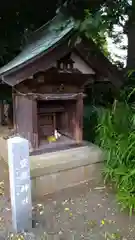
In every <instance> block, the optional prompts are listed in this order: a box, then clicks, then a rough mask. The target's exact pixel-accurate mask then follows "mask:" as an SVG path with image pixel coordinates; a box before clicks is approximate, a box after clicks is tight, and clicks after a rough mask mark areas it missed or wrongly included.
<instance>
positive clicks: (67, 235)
mask: <svg viewBox="0 0 135 240" xmlns="http://www.w3.org/2000/svg"><path fill="white" fill-rule="evenodd" d="M0 164H1V165H0V166H1V168H0V180H1V182H0V189H1V193H2V191H3V186H5V195H4V196H1V197H0V240H6V239H10V240H11V239H12V240H14V239H20V240H23V239H25V240H45V239H47V240H53V239H54V240H57V239H58V240H70V239H71V240H72V239H73V240H80V239H86V240H87V239H89V240H90V239H91V240H102V239H103V240H104V239H108V240H111V239H123V240H126V239H127V240H132V239H135V216H133V217H131V218H130V217H129V216H128V213H124V212H120V210H119V205H118V204H117V203H116V201H115V196H114V194H113V192H112V190H111V189H110V188H106V187H104V185H103V183H100V184H95V183H94V182H88V183H85V184H81V185H80V186H77V187H73V188H69V189H66V190H63V191H61V192H58V193H55V194H52V195H48V196H46V197H45V199H43V200H42V201H37V203H33V207H34V211H33V213H34V215H33V220H34V221H33V223H34V225H33V227H34V228H33V229H32V230H31V231H30V233H27V234H25V233H24V234H21V235H18V236H15V235H13V234H12V225H11V207H10V201H9V193H8V172H7V169H6V168H5V165H2V163H1V162H0ZM3 180H4V185H3Z"/></svg>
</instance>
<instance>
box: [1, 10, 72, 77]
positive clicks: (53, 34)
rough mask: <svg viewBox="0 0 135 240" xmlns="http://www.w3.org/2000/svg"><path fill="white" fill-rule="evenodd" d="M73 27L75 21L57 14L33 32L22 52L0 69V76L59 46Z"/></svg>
mask: <svg viewBox="0 0 135 240" xmlns="http://www.w3.org/2000/svg"><path fill="white" fill-rule="evenodd" d="M74 27H75V21H74V19H73V18H72V17H68V16H65V15H63V14H62V13H61V12H60V13H58V14H57V15H56V16H55V17H54V18H53V19H52V20H51V21H50V22H48V23H47V24H45V25H44V26H43V27H41V28H40V29H38V30H37V31H35V32H34V34H33V36H32V37H31V39H30V40H29V42H28V44H27V45H26V47H25V48H24V49H23V51H22V52H21V53H20V54H19V55H18V56H17V57H16V58H14V59H13V60H12V61H10V62H9V63H8V64H7V65H5V66H3V67H2V68H1V69H0V75H1V76H3V75H6V74H7V73H9V72H10V71H12V70H13V69H14V68H16V67H19V66H21V65H23V64H25V63H26V62H27V61H31V60H32V59H33V58H35V57H37V56H39V55H41V54H43V52H45V51H47V50H49V49H50V48H51V47H54V46H55V45H57V44H59V41H60V40H62V39H63V38H64V37H65V36H66V35H67V34H68V33H70V32H71V31H72V30H73V29H74Z"/></svg>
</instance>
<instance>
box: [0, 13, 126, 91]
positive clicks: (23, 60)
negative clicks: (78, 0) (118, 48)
mask: <svg viewBox="0 0 135 240" xmlns="http://www.w3.org/2000/svg"><path fill="white" fill-rule="evenodd" d="M73 50H75V51H77V53H78V54H79V55H80V57H81V58H82V59H83V60H84V61H85V62H87V64H88V65H89V66H90V67H92V68H93V69H94V70H95V71H96V72H97V73H98V74H99V76H102V77H106V78H109V80H110V81H111V82H112V83H113V84H114V85H116V86H118V87H119V86H120V85H122V81H121V74H120V73H119V71H118V70H117V68H116V67H115V66H113V65H112V64H111V63H110V62H109V60H108V59H107V58H106V57H105V56H104V55H103V53H101V52H100V51H99V49H98V48H97V47H96V45H95V43H94V42H93V41H92V40H87V39H86V38H85V37H82V38H81V39H80V40H79V41H77V38H76V21H75V20H74V19H73V17H69V16H67V15H65V14H63V13H62V12H59V13H58V14H57V15H56V16H55V17H54V18H53V19H52V20H51V21H50V22H48V23H47V24H45V25H44V26H43V27H41V28H40V29H38V30H37V31H35V32H34V34H33V35H32V36H31V38H30V40H29V42H28V43H27V45H26V47H25V48H24V50H23V51H22V52H21V53H20V54H19V55H18V56H17V57H16V58H14V59H13V60H12V61H10V62H9V63H8V64H7V65H5V66H3V67H2V68H1V69H0V78H1V79H2V80H3V81H4V82H6V83H7V84H9V85H11V86H14V85H16V84H18V83H19V82H21V81H23V80H24V79H26V78H28V77H30V76H31V75H34V74H35V73H37V72H38V71H43V70H47V69H48V68H50V67H51V66H52V65H53V64H54V62H55V61H57V60H59V59H60V58H61V57H64V56H65V55H66V54H68V53H69V52H71V51H73Z"/></svg>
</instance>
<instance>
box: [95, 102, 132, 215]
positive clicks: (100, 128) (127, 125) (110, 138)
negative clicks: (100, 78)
mask: <svg viewBox="0 0 135 240" xmlns="http://www.w3.org/2000/svg"><path fill="white" fill-rule="evenodd" d="M96 132H97V139H96V142H97V143H98V144H99V145H100V146H101V147H102V148H103V149H104V151H105V153H106V159H105V167H104V171H103V175H104V179H105V181H106V182H107V181H111V182H112V183H113V184H114V186H115V188H116V190H117V200H118V202H119V203H121V209H122V210H123V209H128V210H129V214H130V216H131V215H132V214H133V211H134V210H135V184H134V183H135V112H134V109H133V107H132V106H131V105H130V104H128V103H127V102H126V101H123V102H120V101H117V100H115V101H114V104H113V106H112V107H111V108H107V109H105V108H102V109H101V110H100V111H99V112H98V125H97V129H96Z"/></svg>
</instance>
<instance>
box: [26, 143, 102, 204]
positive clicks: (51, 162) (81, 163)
mask: <svg viewBox="0 0 135 240" xmlns="http://www.w3.org/2000/svg"><path fill="white" fill-rule="evenodd" d="M102 160H103V155H102V152H101V150H100V149H99V148H98V147H96V146H94V145H90V146H85V147H79V148H74V149H69V150H63V151H59V152H54V153H48V154H42V155H39V156H32V157H31V179H32V196H33V199H39V198H42V197H43V196H44V195H46V194H48V193H53V192H56V191H59V190H61V189H64V188H67V187H71V186H74V185H78V184H80V183H83V182H86V181H89V180H93V179H95V180H96V181H100V180H101V169H102Z"/></svg>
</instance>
